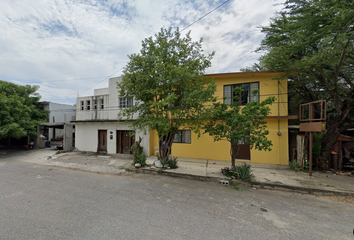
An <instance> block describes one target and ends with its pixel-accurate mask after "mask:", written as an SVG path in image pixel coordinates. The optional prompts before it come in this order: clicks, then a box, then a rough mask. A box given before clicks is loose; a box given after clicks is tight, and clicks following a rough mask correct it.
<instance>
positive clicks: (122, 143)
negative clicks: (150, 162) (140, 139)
mask: <svg viewBox="0 0 354 240" xmlns="http://www.w3.org/2000/svg"><path fill="white" fill-rule="evenodd" d="M134 139H135V138H134V136H130V131H127V130H125V131H120V130H117V153H123V154H131V153H132V152H131V146H133V144H134Z"/></svg>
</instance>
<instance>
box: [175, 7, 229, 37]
mask: <svg viewBox="0 0 354 240" xmlns="http://www.w3.org/2000/svg"><path fill="white" fill-rule="evenodd" d="M230 1H231V0H227V1H225V2H223V3H222V4H220V5H219V6H217V7H216V8H214V9H213V10H211V11H210V12H208V13H207V14H205V15H204V16H202V17H201V18H199V19H198V20H196V21H194V22H192V23H191V24H189V25H188V26H187V27H185V28H183V29H182V30H181V31H180V32H183V31H184V30H186V29H187V28H189V27H191V26H192V25H194V24H195V23H197V22H199V21H200V20H202V19H203V18H205V17H206V16H208V15H209V14H210V13H212V12H214V11H215V10H216V9H218V8H220V7H222V6H223V5H225V4H226V3H228V2H230Z"/></svg>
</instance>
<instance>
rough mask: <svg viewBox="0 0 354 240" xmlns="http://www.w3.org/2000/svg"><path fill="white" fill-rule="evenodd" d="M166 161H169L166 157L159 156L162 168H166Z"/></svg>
mask: <svg viewBox="0 0 354 240" xmlns="http://www.w3.org/2000/svg"><path fill="white" fill-rule="evenodd" d="M168 161H169V159H168V158H161V159H160V162H161V164H162V167H163V168H166V167H167V165H168Z"/></svg>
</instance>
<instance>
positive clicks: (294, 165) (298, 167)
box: [289, 160, 301, 172]
mask: <svg viewBox="0 0 354 240" xmlns="http://www.w3.org/2000/svg"><path fill="white" fill-rule="evenodd" d="M289 167H290V169H291V170H294V171H295V172H298V171H300V170H301V165H300V163H299V162H297V161H296V160H293V161H291V162H289Z"/></svg>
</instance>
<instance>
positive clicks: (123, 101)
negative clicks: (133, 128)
mask: <svg viewBox="0 0 354 240" xmlns="http://www.w3.org/2000/svg"><path fill="white" fill-rule="evenodd" d="M131 106H133V98H131V99H127V98H122V97H121V98H119V108H129V107H131Z"/></svg>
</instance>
